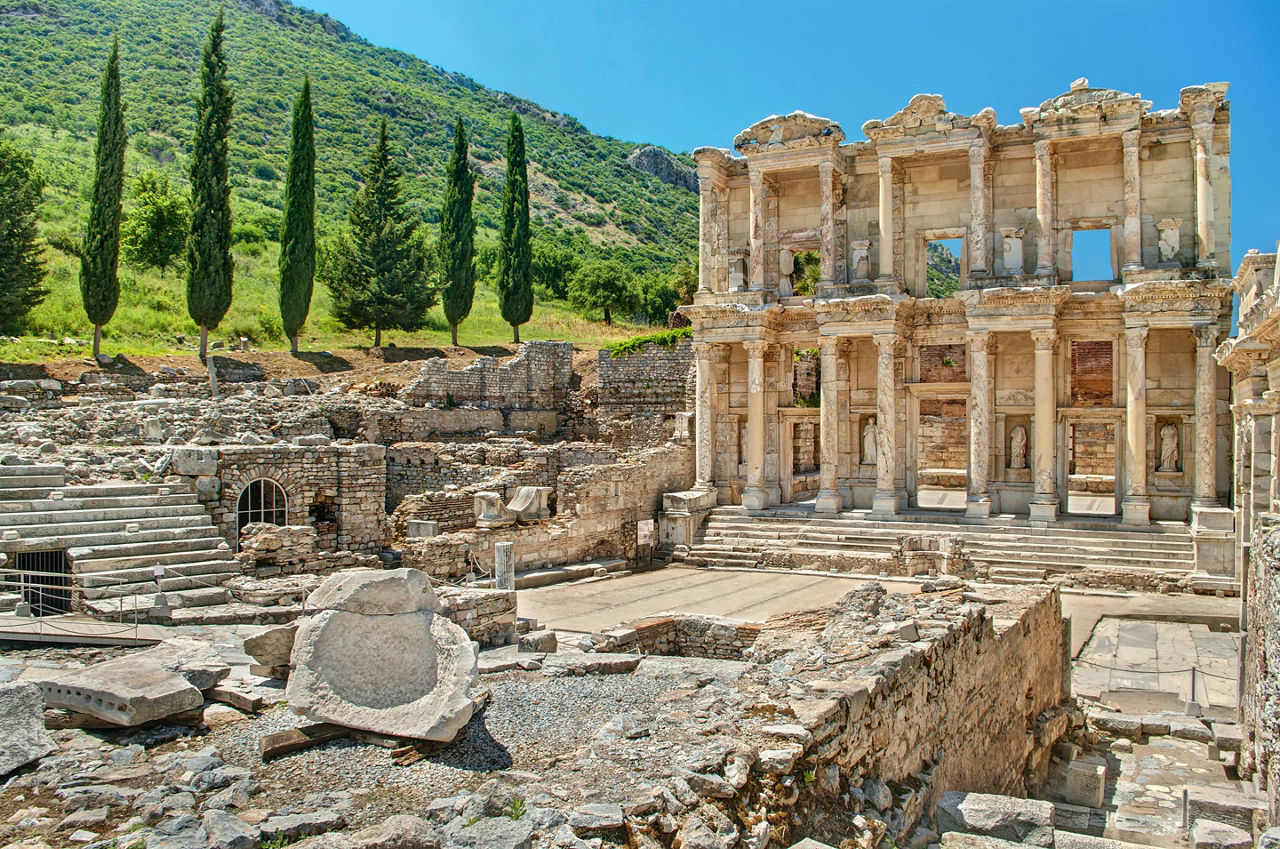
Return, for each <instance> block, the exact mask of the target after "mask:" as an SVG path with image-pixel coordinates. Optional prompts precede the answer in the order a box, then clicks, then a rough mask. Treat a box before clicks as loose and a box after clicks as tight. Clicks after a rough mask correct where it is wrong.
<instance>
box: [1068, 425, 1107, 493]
mask: <svg viewBox="0 0 1280 849" xmlns="http://www.w3.org/2000/svg"><path fill="white" fill-rule="evenodd" d="M1071 434H1072V435H1071V447H1072V452H1071V474H1072V475H1101V476H1103V477H1108V478H1113V477H1115V474H1116V431H1115V425H1113V424H1111V423H1109V422H1078V423H1076V424H1074V425H1072V427H1071ZM1108 491H1110V490H1108Z"/></svg>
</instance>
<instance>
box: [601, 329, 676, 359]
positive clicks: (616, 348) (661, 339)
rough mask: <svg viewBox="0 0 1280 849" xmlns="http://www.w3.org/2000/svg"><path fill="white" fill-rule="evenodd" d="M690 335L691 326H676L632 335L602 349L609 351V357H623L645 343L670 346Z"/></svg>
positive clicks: (634, 351) (637, 349)
mask: <svg viewBox="0 0 1280 849" xmlns="http://www.w3.org/2000/svg"><path fill="white" fill-rule="evenodd" d="M692 337H693V328H691V327H677V328H675V329H674V330H660V331H658V332H657V333H649V334H647V335H645V336H633V337H631V338H630V339H624V340H622V341H621V342H614V343H613V344H611V345H605V346H604V349H605V350H606V351H608V352H609V356H610V357H625V356H627V355H629V354H634V353H636V352H637V351H639V350H640V349H641V348H643V347H644V346H645V345H661V346H662V347H664V348H670V347H672V346H673V345H676V344H678V343H679V342H680V340H681V339H690V338H692Z"/></svg>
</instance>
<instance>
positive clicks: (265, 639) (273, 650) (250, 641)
mask: <svg viewBox="0 0 1280 849" xmlns="http://www.w3.org/2000/svg"><path fill="white" fill-rule="evenodd" d="M297 633H298V626H297V624H296V623H293V622H291V623H289V624H288V625H280V626H279V627H276V628H267V629H266V630H265V631H262V632H261V633H258V634H254V635H253V636H252V637H246V638H245V641H244V653H245V654H247V655H249V657H251V658H253V659H254V660H256V661H258V664H259V665H261V666H288V665H289V657H290V655H292V654H293V638H294V635H295V634H297Z"/></svg>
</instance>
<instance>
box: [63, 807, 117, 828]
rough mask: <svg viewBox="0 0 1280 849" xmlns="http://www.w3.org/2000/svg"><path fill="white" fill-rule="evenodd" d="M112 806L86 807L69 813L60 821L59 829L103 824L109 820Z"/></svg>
mask: <svg viewBox="0 0 1280 849" xmlns="http://www.w3.org/2000/svg"><path fill="white" fill-rule="evenodd" d="M110 813H111V809H110V808H85V809H84V810H81V811H76V812H75V813H72V814H68V815H67V816H66V817H64V818H63V820H62V822H60V823H58V829H59V830H60V831H61V830H66V829H76V828H92V827H94V826H95V825H102V824H103V823H104V822H106V821H107V817H108V816H109V815H110Z"/></svg>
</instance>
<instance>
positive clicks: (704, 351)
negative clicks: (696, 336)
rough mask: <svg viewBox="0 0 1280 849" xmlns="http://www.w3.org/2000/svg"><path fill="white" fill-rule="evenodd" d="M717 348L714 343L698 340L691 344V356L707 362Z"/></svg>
mask: <svg viewBox="0 0 1280 849" xmlns="http://www.w3.org/2000/svg"><path fill="white" fill-rule="evenodd" d="M718 347H719V346H718V345H716V344H715V343H714V342H703V341H701V340H698V341H695V342H694V343H693V355H694V356H695V357H697V358H698V359H700V360H707V359H710V358H711V355H712V354H713V353H715V350H716V348H718Z"/></svg>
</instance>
